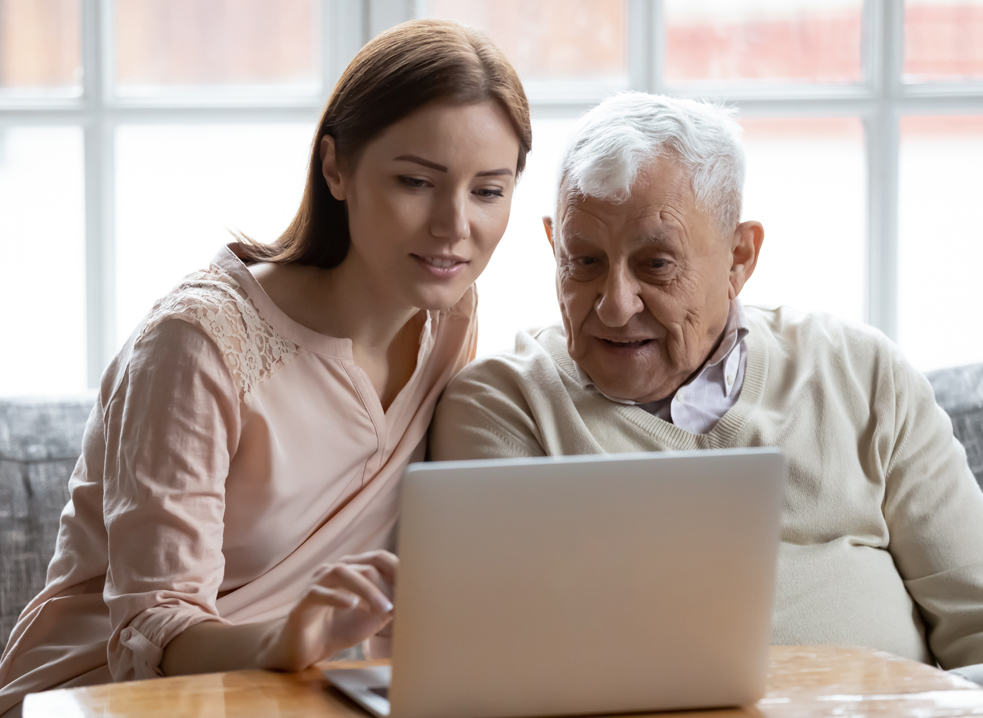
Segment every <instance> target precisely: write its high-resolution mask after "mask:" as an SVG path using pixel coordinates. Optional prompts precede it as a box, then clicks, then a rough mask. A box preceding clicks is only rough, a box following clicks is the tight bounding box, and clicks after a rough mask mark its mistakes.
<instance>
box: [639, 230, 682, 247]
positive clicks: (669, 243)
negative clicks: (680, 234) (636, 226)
mask: <svg viewBox="0 0 983 718" xmlns="http://www.w3.org/2000/svg"><path fill="white" fill-rule="evenodd" d="M672 235H673V233H672V232H671V231H670V232H657V233H652V234H647V235H645V236H643V237H642V238H641V241H643V242H644V243H645V244H654V245H655V246H657V247H668V248H672V247H675V246H676V240H675V238H674V237H673V236H672Z"/></svg>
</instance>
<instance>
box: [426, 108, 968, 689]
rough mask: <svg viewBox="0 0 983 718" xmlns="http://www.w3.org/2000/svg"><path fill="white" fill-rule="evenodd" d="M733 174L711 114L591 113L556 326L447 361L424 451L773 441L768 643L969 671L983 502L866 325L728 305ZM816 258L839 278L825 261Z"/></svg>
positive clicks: (720, 120) (945, 436)
mask: <svg viewBox="0 0 983 718" xmlns="http://www.w3.org/2000/svg"><path fill="white" fill-rule="evenodd" d="M743 180H744V153H743V149H742V146H741V141H740V129H739V127H738V125H737V124H736V122H735V121H734V120H733V118H732V117H731V116H730V114H729V113H728V112H727V111H726V110H724V109H721V108H718V107H715V106H712V105H709V104H704V103H699V102H695V101H691V100H677V99H670V98H667V97H657V96H651V95H646V94H641V93H629V94H624V95H619V96H616V97H614V98H611V99H608V100H607V101H605V102H604V103H602V104H601V105H600V106H599V107H597V108H595V109H594V110H592V111H590V112H589V113H587V115H586V116H585V117H584V118H583V120H582V122H581V124H580V126H579V128H578V130H577V131H576V133H575V135H574V138H573V140H572V141H571V143H570V146H569V149H568V150H567V153H566V155H565V157H564V159H563V163H562V168H561V178H560V185H559V198H558V202H557V209H556V217H555V219H554V220H552V221H550V220H548V219H547V220H545V223H546V234H547V238H548V239H549V241H550V244H551V245H552V247H553V254H554V256H555V257H556V287H557V296H558V298H559V303H560V311H561V314H562V318H563V321H562V324H561V325H556V326H551V327H547V328H545V329H541V330H539V331H535V332H531V333H520V334H519V335H518V337H517V340H516V349H515V352H514V353H512V354H508V355H502V356H492V357H487V358H485V359H482V360H480V361H477V362H475V363H473V364H471V365H470V366H469V367H468V368H467V369H465V370H464V371H462V372H461V374H460V375H459V376H458V377H457V379H456V380H455V381H454V382H453V383H452V384H451V386H450V387H448V389H447V390H446V392H445V395H444V397H443V399H442V401H441V403H440V405H439V407H438V410H437V414H436V416H435V420H434V425H433V427H432V431H431V440H430V441H431V444H430V453H431V456H432V458H434V459H436V460H445V459H477V458H493V457H519V456H543V455H563V454H592V453H603V452H611V453H614V452H628V451H669V450H694V449H717V448H732V447H750V446H776V447H779V448H781V449H782V450H783V451H784V453H785V455H786V457H787V461H788V482H787V485H786V494H785V509H784V516H783V526H782V546H781V551H780V558H779V568H778V581H777V592H776V600H775V611H774V619H773V640H774V642H775V643H780V644H807V643H827V644H830V643H832V644H848V645H864V646H870V647H873V648H878V649H883V650H886V651H890V652H891V653H895V654H898V655H900V656H905V657H908V658H912V659H916V660H919V661H925V662H929V663H934V662H936V661H937V662H938V663H939V664H940V665H941V666H943V667H944V668H955V667H959V666H966V665H969V664H978V663H983V494H981V492H980V489H979V488H978V486H977V484H976V482H975V480H974V478H973V476H972V474H971V473H970V470H969V467H968V466H967V462H966V456H965V453H964V451H963V450H962V447H961V446H960V445H959V444H958V442H956V441H955V439H954V438H953V435H952V427H951V425H950V423H949V420H948V418H947V417H946V415H945V414H944V412H942V411H941V410H940V409H939V408H938V407H937V406H936V405H935V401H934V397H933V394H932V390H931V388H930V386H929V384H928V383H927V382H926V380H925V379H924V377H922V376H921V375H920V374H919V373H918V372H917V371H915V370H914V369H913V368H912V367H911V366H910V365H909V364H908V363H907V362H906V361H905V359H904V357H903V356H902V355H901V353H900V352H899V351H898V349H897V347H896V346H894V345H893V344H892V343H891V342H890V341H888V340H887V339H886V338H885V337H884V336H882V335H881V334H880V333H878V332H877V331H875V330H873V329H870V328H867V327H862V326H856V325H851V324H847V323H845V322H842V321H839V320H837V319H835V318H833V317H830V316H825V315H810V314H799V313H796V312H793V311H791V310H789V309H787V308H781V309H777V310H763V309H756V308H752V307H747V308H745V307H743V306H742V305H741V301H740V299H739V298H738V295H739V294H740V292H741V289H742V288H743V287H744V284H745V282H746V281H747V280H748V279H749V278H750V277H751V274H752V273H753V271H754V267H755V264H756V262H757V260H758V255H759V252H760V251H761V245H762V239H763V236H764V230H763V229H762V226H761V224H759V223H758V222H750V221H745V222H740V221H739V219H740V212H741V190H742V185H743ZM832 211H833V212H835V208H833V210H832ZM803 220H804V221H820V218H803ZM814 257H815V263H814V264H813V265H812V266H810V267H809V268H808V269H809V271H818V272H825V273H826V274H827V275H828V276H829V277H830V291H836V287H835V280H834V279H833V277H834V276H835V269H836V262H837V257H836V256H835V255H831V254H829V253H828V252H826V251H825V250H824V248H823V247H816V248H815V252H814ZM584 528H585V530H587V531H589V530H590V527H584ZM974 678H975V676H974Z"/></svg>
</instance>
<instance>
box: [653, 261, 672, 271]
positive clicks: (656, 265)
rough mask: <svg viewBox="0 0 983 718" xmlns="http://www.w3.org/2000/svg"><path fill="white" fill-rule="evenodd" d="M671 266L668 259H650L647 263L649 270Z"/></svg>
mask: <svg viewBox="0 0 983 718" xmlns="http://www.w3.org/2000/svg"><path fill="white" fill-rule="evenodd" d="M671 264H672V262H670V261H669V260H668V259H650V260H649V262H648V266H649V269H655V270H660V269H666V268H667V267H669V266H670V265H671Z"/></svg>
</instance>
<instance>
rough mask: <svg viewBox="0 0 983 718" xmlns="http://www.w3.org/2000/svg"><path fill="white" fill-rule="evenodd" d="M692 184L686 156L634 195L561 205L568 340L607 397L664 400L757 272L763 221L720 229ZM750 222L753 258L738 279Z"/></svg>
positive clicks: (655, 172) (655, 170)
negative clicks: (700, 204)
mask: <svg viewBox="0 0 983 718" xmlns="http://www.w3.org/2000/svg"><path fill="white" fill-rule="evenodd" d="M690 185H691V181H690V173H689V170H688V169H687V168H686V167H685V166H684V165H683V164H682V163H681V162H679V161H678V160H675V158H673V157H671V156H670V157H660V158H658V159H656V160H654V161H653V162H652V163H650V164H649V165H648V166H647V168H646V169H645V170H643V171H641V172H639V175H638V178H637V179H636V181H635V184H634V185H633V187H632V190H631V197H630V199H629V200H628V201H627V202H624V203H621V204H616V203H614V202H610V201H606V200H600V199H595V198H590V197H588V198H578V197H574V198H571V199H570V200H568V201H566V202H564V203H561V204H562V206H561V207H560V213H559V217H558V221H559V226H558V227H557V228H556V231H555V234H556V237H555V240H554V241H553V251H554V254H555V256H556V289H557V297H558V299H559V302H560V312H561V314H562V317H563V324H564V328H565V329H566V334H567V347H568V349H569V352H570V356H571V357H572V358H573V360H574V361H575V362H577V364H578V366H580V368H581V369H583V370H584V371H585V372H586V373H587V374H588V375H589V376H590V378H591V381H592V382H593V383H594V385H595V386H596V387H597V388H598V389H599V390H600V391H601V392H603V393H604V394H605V395H607V396H609V397H612V398H617V399H628V400H632V401H636V402H649V401H656V400H659V399H663V398H665V397H667V396H669V395H671V394H672V393H673V392H675V391H676V389H678V388H679V387H680V386H682V385H683V384H684V383H685V382H686V380H687V379H688V378H689V377H690V376H691V375H692V374H693V373H694V372H695V371H697V370H698V369H699V368H700V366H701V365H702V364H703V363H704V362H705V361H706V359H707V358H708V357H709V355H710V354H711V352H712V351H713V349H714V348H715V346H716V345H717V343H718V341H719V340H720V337H721V335H722V333H723V330H724V327H725V325H726V323H727V315H728V310H729V307H730V299H731V298H732V297H735V296H737V292H739V291H740V288H741V286H743V282H744V279H746V277H747V276H750V269H753V263H754V261H753V260H754V258H756V250H757V247H758V246H760V243H761V236H763V230H760V226H761V225H759V224H757V223H745V224H744V225H741V226H739V227H738V228H737V231H736V232H734V233H728V232H723V231H721V229H720V226H719V222H718V220H717V218H716V217H715V216H709V215H708V214H707V213H705V212H704V211H703V210H702V209H701V208H700V207H698V206H697V203H696V198H695V196H694V194H693V191H692V188H691V186H690ZM749 224H753V225H756V226H757V230H755V236H756V238H757V241H756V244H755V247H754V250H753V252H752V254H753V255H754V256H752V259H751V265H750V267H749V268H748V267H747V266H745V267H744V270H746V271H740V270H739V271H738V272H737V274H739V276H735V262H736V261H737V258H738V254H739V252H738V251H737V248H738V246H739V245H742V244H743V243H744V242H742V239H741V238H742V236H743V234H742V231H741V230H742V229H745V233H746V228H745V225H749ZM759 230H760V231H759ZM735 279H736V281H735Z"/></svg>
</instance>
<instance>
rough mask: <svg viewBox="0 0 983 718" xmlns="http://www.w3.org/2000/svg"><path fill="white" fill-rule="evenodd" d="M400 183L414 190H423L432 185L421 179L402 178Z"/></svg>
mask: <svg viewBox="0 0 983 718" xmlns="http://www.w3.org/2000/svg"><path fill="white" fill-rule="evenodd" d="M399 182H400V184H402V185H403V186H404V187H412V188H413V189H423V188H424V187H426V186H428V185H429V184H430V183H429V182H427V181H426V180H425V179H420V178H419V177H400V178H399Z"/></svg>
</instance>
